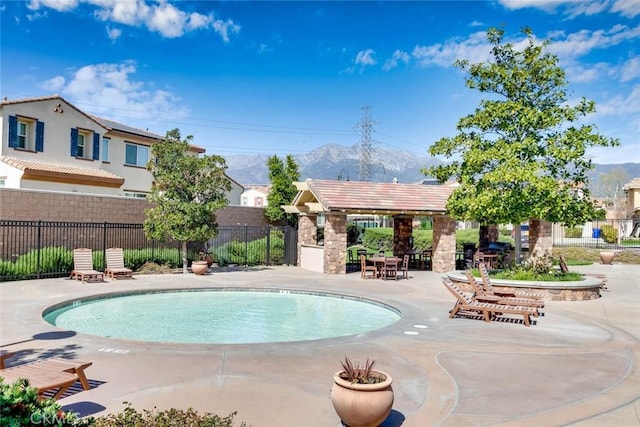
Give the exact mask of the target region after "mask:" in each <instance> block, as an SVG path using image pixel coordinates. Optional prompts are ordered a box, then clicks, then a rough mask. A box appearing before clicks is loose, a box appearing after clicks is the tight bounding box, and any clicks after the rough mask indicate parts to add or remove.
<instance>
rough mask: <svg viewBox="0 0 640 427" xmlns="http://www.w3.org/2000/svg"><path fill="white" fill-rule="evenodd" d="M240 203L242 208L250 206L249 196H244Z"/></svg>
mask: <svg viewBox="0 0 640 427" xmlns="http://www.w3.org/2000/svg"><path fill="white" fill-rule="evenodd" d="M240 203H241V204H242V206H247V205H248V204H249V198H248V197H247V196H242V201H241V202H240Z"/></svg>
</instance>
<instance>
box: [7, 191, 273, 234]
mask: <svg viewBox="0 0 640 427" xmlns="http://www.w3.org/2000/svg"><path fill="white" fill-rule="evenodd" d="M147 206H148V204H147V201H146V200H144V199H135V198H132V197H117V196H97V195H95V196H94V195H86V194H73V193H56V192H50V191H35V190H16V189H10V188H0V219H3V220H22V221H38V220H42V221H78V222H114V223H126V224H142V223H143V222H144V219H145V214H144V211H145V209H146V208H147ZM216 217H217V220H218V225H221V226H225V225H268V224H270V221H269V220H268V219H267V218H266V217H265V216H264V209H262V208H254V207H247V206H227V207H226V208H224V209H221V210H219V211H218V212H217V214H216Z"/></svg>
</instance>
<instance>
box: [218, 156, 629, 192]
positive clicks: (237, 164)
mask: <svg viewBox="0 0 640 427" xmlns="http://www.w3.org/2000/svg"><path fill="white" fill-rule="evenodd" d="M360 152H361V149H360V145H359V144H356V145H353V146H344V145H338V144H326V145H323V146H321V147H318V148H316V149H315V150H313V151H311V152H309V153H306V154H297V155H294V156H293V157H294V159H295V161H296V163H297V164H298V169H299V172H300V180H301V181H304V180H305V179H307V178H313V179H342V180H352V181H359V180H361V178H360ZM269 157H270V155H266V154H255V155H254V154H248V155H232V156H226V157H225V159H226V162H227V167H228V168H227V175H229V176H230V177H231V178H233V179H234V180H235V181H236V182H238V183H240V184H242V185H243V186H245V187H246V186H250V185H267V184H269V169H268V168H267V159H268V158H269ZM280 157H281V158H283V157H284V156H280ZM370 159H371V160H370V162H369V181H373V182H392V181H393V180H394V179H397V180H398V182H402V183H417V182H420V181H422V180H424V179H425V178H427V177H426V176H425V175H424V174H422V173H421V172H420V170H421V169H423V168H426V167H428V166H433V165H438V164H440V163H442V162H441V161H440V160H438V159H436V158H434V157H421V156H416V155H415V154H413V153H409V152H406V151H399V150H387V149H384V148H376V149H375V150H372V151H371V153H370ZM614 169H622V170H624V171H625V172H626V173H627V175H628V176H629V178H630V179H631V178H634V177H640V163H623V164H596V165H595V168H594V169H593V170H592V171H591V172H590V173H589V178H590V184H591V187H592V192H594V196H598V194H595V191H594V190H595V186H594V184H595V183H596V181H597V178H598V176H600V174H606V173H609V172H611V171H612V170H614Z"/></svg>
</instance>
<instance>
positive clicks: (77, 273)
mask: <svg viewBox="0 0 640 427" xmlns="http://www.w3.org/2000/svg"><path fill="white" fill-rule="evenodd" d="M73 278H75V279H76V280H81V281H82V282H83V283H86V282H104V273H101V272H99V271H96V270H94V269H93V251H92V250H91V249H88V248H79V249H74V250H73V270H72V271H71V279H73Z"/></svg>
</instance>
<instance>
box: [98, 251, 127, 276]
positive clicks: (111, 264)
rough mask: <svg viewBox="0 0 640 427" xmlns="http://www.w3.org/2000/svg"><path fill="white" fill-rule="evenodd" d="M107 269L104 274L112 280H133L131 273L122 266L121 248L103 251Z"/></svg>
mask: <svg viewBox="0 0 640 427" xmlns="http://www.w3.org/2000/svg"><path fill="white" fill-rule="evenodd" d="M105 258H106V261H107V268H105V270H104V272H105V274H106V275H107V277H110V278H112V279H133V271H132V270H131V269H129V268H127V267H125V266H124V255H123V253H122V248H109V249H107V250H106V251H105Z"/></svg>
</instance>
